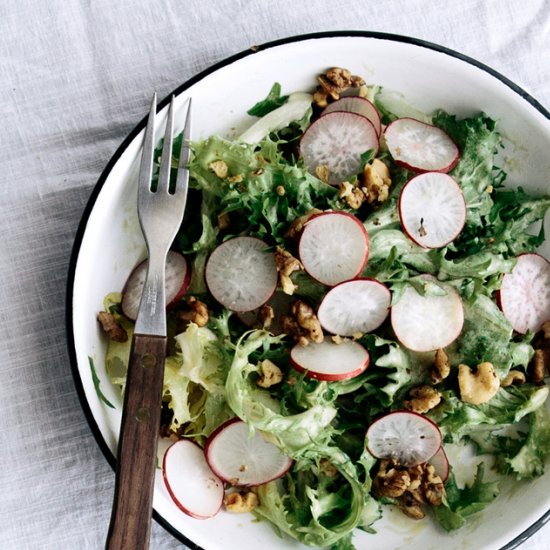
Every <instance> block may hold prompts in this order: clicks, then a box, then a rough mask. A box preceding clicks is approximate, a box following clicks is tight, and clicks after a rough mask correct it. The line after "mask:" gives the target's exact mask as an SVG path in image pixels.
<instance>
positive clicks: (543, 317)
mask: <svg viewBox="0 0 550 550" xmlns="http://www.w3.org/2000/svg"><path fill="white" fill-rule="evenodd" d="M499 302H500V307H501V309H502V312H503V313H504V316H505V317H506V319H508V321H509V322H510V324H511V325H512V328H513V329H514V330H515V331H517V332H519V333H520V334H525V333H526V332H528V331H531V332H537V331H539V330H540V328H541V326H542V324H543V323H544V322H545V321H548V320H550V262H549V261H548V260H547V259H546V258H544V257H543V256H541V255H540V254H536V253H530V254H522V255H520V256H518V258H517V262H516V265H515V266H514V268H513V269H512V271H511V273H507V274H506V275H504V277H503V278H502V285H501V287H500V291H499Z"/></svg>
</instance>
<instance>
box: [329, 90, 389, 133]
mask: <svg viewBox="0 0 550 550" xmlns="http://www.w3.org/2000/svg"><path fill="white" fill-rule="evenodd" d="M335 111H344V112H346V113H355V114H356V115H361V116H364V117H365V118H368V119H369V120H370V121H371V122H372V125H373V126H374V129H375V130H376V134H377V135H378V136H380V134H381V133H382V122H381V121H380V115H379V114H378V110H377V109H376V107H375V106H374V104H373V103H372V102H370V101H369V100H368V99H367V98H366V97H358V96H349V97H342V98H340V99H338V100H337V101H334V102H333V103H331V104H330V105H329V106H328V107H326V108H325V109H324V110H323V112H322V113H321V116H324V115H328V114H329V113H334V112H335Z"/></svg>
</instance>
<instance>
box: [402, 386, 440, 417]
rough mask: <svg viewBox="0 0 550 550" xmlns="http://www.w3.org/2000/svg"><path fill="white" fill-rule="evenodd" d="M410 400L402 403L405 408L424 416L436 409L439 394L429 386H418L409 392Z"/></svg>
mask: <svg viewBox="0 0 550 550" xmlns="http://www.w3.org/2000/svg"><path fill="white" fill-rule="evenodd" d="M409 395H410V399H408V400H405V401H404V403H403V404H404V405H405V408H406V409H408V410H410V411H413V412H415V413H418V414H424V413H427V412H428V411H431V410H432V409H433V408H434V407H437V405H439V403H440V402H441V394H440V393H439V392H438V391H437V390H436V389H435V388H432V387H431V386H418V387H417V388H413V389H412V390H411V391H410V392H409Z"/></svg>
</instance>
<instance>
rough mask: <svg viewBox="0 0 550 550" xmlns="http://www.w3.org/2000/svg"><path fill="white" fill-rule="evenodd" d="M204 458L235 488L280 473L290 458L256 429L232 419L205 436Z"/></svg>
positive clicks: (290, 462)
mask: <svg viewBox="0 0 550 550" xmlns="http://www.w3.org/2000/svg"><path fill="white" fill-rule="evenodd" d="M204 452H205V456H206V460H207V462H208V464H209V465H210V468H212V471H214V472H215V473H216V475H217V476H219V477H220V478H221V479H223V480H224V481H226V482H227V483H229V484H231V485H233V486H235V487H254V486H256V485H261V484H263V483H267V482H268V481H272V480H274V479H277V478H279V477H281V476H283V475H284V474H285V473H286V472H287V471H288V469H289V468H290V467H291V466H292V459H291V458H290V457H288V456H287V455H285V454H284V453H283V452H281V450H280V449H279V448H278V447H277V446H276V445H274V444H273V443H271V442H269V441H268V440H267V439H266V438H265V437H264V436H263V435H262V434H261V432H259V431H258V430H253V431H252V432H251V428H250V426H249V425H248V424H247V423H246V422H243V421H242V420H240V419H239V418H233V419H231V420H228V421H227V422H224V423H223V424H222V425H221V426H219V427H218V428H217V429H216V430H215V431H214V432H213V433H212V434H211V435H210V437H209V438H208V439H207V441H206V445H205V447H204Z"/></svg>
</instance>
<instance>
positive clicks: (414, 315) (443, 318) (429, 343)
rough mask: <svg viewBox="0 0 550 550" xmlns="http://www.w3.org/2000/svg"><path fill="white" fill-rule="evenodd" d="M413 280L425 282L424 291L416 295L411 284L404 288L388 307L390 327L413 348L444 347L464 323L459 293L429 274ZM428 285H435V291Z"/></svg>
mask: <svg viewBox="0 0 550 550" xmlns="http://www.w3.org/2000/svg"><path fill="white" fill-rule="evenodd" d="M416 280H417V281H418V282H420V283H422V282H423V283H424V284H425V285H427V287H426V293H425V294H424V295H421V294H419V293H418V292H417V290H416V289H415V288H414V287H413V286H412V285H411V286H408V287H407V288H406V289H405V291H404V292H403V295H402V296H401V297H400V299H399V301H398V302H397V303H396V304H394V305H393V306H392V310H391V323H392V328H393V330H394V332H395V335H396V336H397V338H398V340H399V341H400V342H401V343H402V344H403V345H404V346H405V347H407V348H409V349H411V350H413V351H434V350H436V349H439V348H445V347H446V346H448V345H449V344H451V343H452V342H453V341H454V340H456V338H458V336H459V334H460V331H461V330H462V326H463V324H464V309H463V306H462V300H461V298H460V295H459V294H458V292H457V291H456V290H455V289H454V288H453V287H452V286H450V285H447V284H444V283H440V282H438V281H437V280H436V279H435V278H434V277H432V276H431V275H422V276H420V277H418V278H417V279H416ZM432 284H433V285H437V287H438V288H437V290H438V292H437V293H436V292H433V291H430V289H429V288H428V287H429V286H430V285H432ZM434 290H435V289H434ZM443 293H444V294H443Z"/></svg>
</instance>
